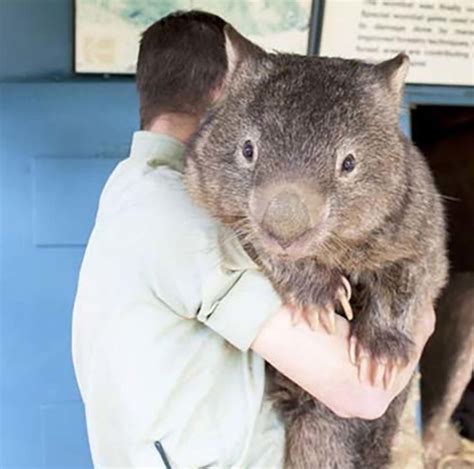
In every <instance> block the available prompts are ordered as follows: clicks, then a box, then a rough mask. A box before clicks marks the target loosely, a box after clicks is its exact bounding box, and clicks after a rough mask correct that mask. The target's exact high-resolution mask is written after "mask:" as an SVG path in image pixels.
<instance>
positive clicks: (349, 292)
mask: <svg viewBox="0 0 474 469" xmlns="http://www.w3.org/2000/svg"><path fill="white" fill-rule="evenodd" d="M341 281H342V284H343V285H344V288H345V289H346V292H347V294H346V296H347V301H350V299H351V296H352V287H351V284H350V283H349V280H347V278H346V277H344V275H341Z"/></svg>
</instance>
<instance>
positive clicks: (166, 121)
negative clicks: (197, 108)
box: [146, 113, 199, 143]
mask: <svg viewBox="0 0 474 469" xmlns="http://www.w3.org/2000/svg"><path fill="white" fill-rule="evenodd" d="M198 124H199V116H197V115H192V114H180V113H169V114H162V115H161V116H159V117H157V118H156V119H155V120H154V121H153V122H152V123H151V125H150V126H149V127H148V128H147V129H146V130H148V131H149V132H153V133H156V134H165V135H169V136H170V137H173V138H175V139H177V140H179V141H181V142H183V143H187V142H188V140H189V139H190V137H191V135H192V134H193V133H194V132H195V131H196V129H197V127H198Z"/></svg>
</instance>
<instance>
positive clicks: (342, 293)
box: [336, 277, 354, 321]
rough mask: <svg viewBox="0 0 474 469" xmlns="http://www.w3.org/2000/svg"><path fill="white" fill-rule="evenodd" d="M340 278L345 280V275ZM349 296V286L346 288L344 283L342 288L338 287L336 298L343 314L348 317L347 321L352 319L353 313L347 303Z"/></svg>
mask: <svg viewBox="0 0 474 469" xmlns="http://www.w3.org/2000/svg"><path fill="white" fill-rule="evenodd" d="M342 278H343V279H344V280H345V277H342ZM346 282H347V280H346ZM348 283H349V282H348ZM350 297H351V289H350V286H349V287H348V288H347V287H346V286H345V285H344V288H339V290H338V291H337V293H336V299H337V300H338V301H339V304H340V305H341V306H342V310H343V311H344V314H345V315H346V316H347V319H349V321H352V319H353V318H354V313H353V312H352V308H351V305H350V303H349V299H350Z"/></svg>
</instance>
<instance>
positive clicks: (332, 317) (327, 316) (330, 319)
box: [318, 305, 336, 334]
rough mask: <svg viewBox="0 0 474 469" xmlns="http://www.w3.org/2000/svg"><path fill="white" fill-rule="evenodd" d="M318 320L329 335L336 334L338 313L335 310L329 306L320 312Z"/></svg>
mask: <svg viewBox="0 0 474 469" xmlns="http://www.w3.org/2000/svg"><path fill="white" fill-rule="evenodd" d="M318 316H319V317H318V320H319V322H321V324H322V326H323V327H324V329H326V331H327V332H328V334H334V333H335V332H336V312H335V311H334V308H332V307H331V306H330V305H327V306H326V307H325V308H324V309H322V310H320V311H319V312H318Z"/></svg>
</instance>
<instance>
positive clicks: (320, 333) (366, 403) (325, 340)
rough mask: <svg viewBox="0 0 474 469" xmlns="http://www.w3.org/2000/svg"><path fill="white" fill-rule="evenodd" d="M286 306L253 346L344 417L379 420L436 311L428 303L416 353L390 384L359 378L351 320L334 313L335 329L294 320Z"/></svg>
mask: <svg viewBox="0 0 474 469" xmlns="http://www.w3.org/2000/svg"><path fill="white" fill-rule="evenodd" d="M291 317H292V314H291V311H290V310H289V309H288V308H281V309H280V310H279V311H278V312H277V313H276V314H275V315H274V316H273V317H272V318H271V319H270V320H269V321H268V322H267V323H266V324H265V325H264V327H263V328H262V330H261V331H260V333H259V335H258V337H257V338H256V340H255V341H254V342H253V344H252V349H253V350H254V351H255V352H256V353H258V354H259V355H261V356H262V357H263V358H264V359H265V360H266V361H268V362H269V363H271V364H272V365H273V366H274V367H275V368H276V369H277V370H279V371H280V372H281V373H283V374H284V375H285V376H287V377H288V378H289V379H291V380H292V381H294V382H295V383H296V384H298V385H299V386H301V387H302V388H303V389H305V390H306V391H307V392H308V393H310V394H311V395H312V396H314V397H315V398H317V399H318V400H319V401H321V402H322V403H323V404H325V405H326V406H327V407H329V408H330V409H331V410H332V411H333V412H334V413H335V414H337V415H339V416H340V417H348V418H349V417H359V418H363V419H375V418H378V417H380V416H381V415H383V414H384V413H385V411H386V410H387V407H388V406H389V404H390V403H391V402H392V400H393V399H394V398H395V397H396V396H397V395H398V394H399V393H400V392H401V391H402V390H403V388H404V387H405V386H406V385H407V383H408V382H409V380H410V378H411V376H412V374H413V371H414V370H415V368H416V366H417V364H418V360H419V357H420V355H421V352H422V350H423V348H424V346H425V344H426V341H427V340H428V338H429V336H430V335H431V334H432V333H433V330H434V323H435V315H434V311H433V307H432V306H431V305H430V306H429V307H427V308H426V311H424V312H423V314H422V315H420V317H421V319H420V322H419V324H418V325H417V332H416V334H415V343H416V350H417V353H416V356H415V358H414V359H413V360H412V361H410V362H409V363H408V364H407V366H405V367H404V368H401V369H400V370H399V372H398V373H397V374H396V376H395V379H394V380H393V381H392V383H390V385H389V386H388V387H387V388H384V387H383V386H380V385H378V384H379V383H375V385H374V384H372V383H371V382H367V381H365V382H361V381H360V380H359V376H358V368H357V367H356V366H355V365H354V364H353V363H351V361H350V356H349V335H350V323H349V322H348V321H347V320H346V319H344V318H342V317H340V316H337V317H336V332H335V333H334V334H328V333H327V331H326V330H325V329H324V328H321V327H319V328H317V329H315V330H313V329H311V327H310V326H309V325H308V323H306V322H304V321H300V322H299V323H298V324H296V325H293V323H292V320H291Z"/></svg>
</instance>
